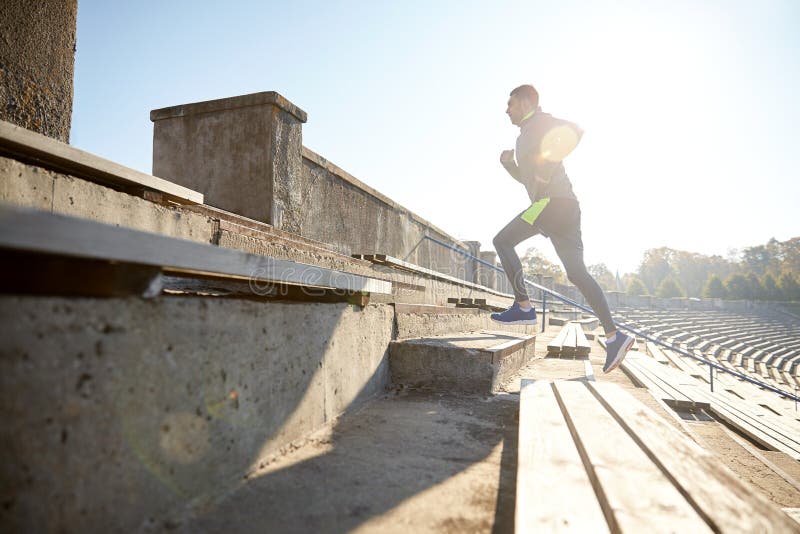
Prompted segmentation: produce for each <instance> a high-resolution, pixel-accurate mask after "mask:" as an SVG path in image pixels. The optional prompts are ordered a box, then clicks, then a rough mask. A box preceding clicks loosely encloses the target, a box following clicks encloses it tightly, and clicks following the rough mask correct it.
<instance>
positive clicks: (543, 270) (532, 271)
mask: <svg viewBox="0 0 800 534" xmlns="http://www.w3.org/2000/svg"><path fill="white" fill-rule="evenodd" d="M520 261H521V262H522V272H523V273H524V274H525V278H529V279H530V280H536V278H537V275H541V276H552V277H553V281H554V282H556V283H559V284H563V283H566V280H567V277H566V275H565V274H564V271H563V270H562V269H561V267H560V266H558V265H556V264H555V263H553V262H551V261H550V260H548V259H547V258H545V257H544V256H543V255H542V253H541V252H539V251H538V250H536V249H535V248H529V249H528V250H527V251H526V252H525V255H524V256H522V258H520Z"/></svg>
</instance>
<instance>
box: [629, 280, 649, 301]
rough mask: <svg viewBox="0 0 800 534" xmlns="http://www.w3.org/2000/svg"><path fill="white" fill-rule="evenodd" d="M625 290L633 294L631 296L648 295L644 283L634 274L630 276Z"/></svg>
mask: <svg viewBox="0 0 800 534" xmlns="http://www.w3.org/2000/svg"><path fill="white" fill-rule="evenodd" d="M625 292H626V293H627V294H628V295H633V296H639V295H649V293H648V292H647V288H646V287H645V285H644V283H643V282H642V281H641V279H639V277H636V276H633V277H631V279H630V281H629V282H628V287H627V289H626V290H625Z"/></svg>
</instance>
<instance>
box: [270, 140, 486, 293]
mask: <svg viewBox="0 0 800 534" xmlns="http://www.w3.org/2000/svg"><path fill="white" fill-rule="evenodd" d="M295 186H296V187H297V191H298V192H299V194H298V195H297V198H296V199H295V200H293V201H286V202H284V204H285V205H291V204H294V203H297V202H299V203H300V204H301V205H300V206H298V209H296V210H295V217H296V219H295V224H296V226H297V228H298V231H299V233H300V235H303V236H306V237H309V238H312V239H316V240H318V241H322V242H323V243H329V244H331V245H334V247H335V248H336V249H337V250H339V251H340V252H342V253H343V254H346V255H350V254H388V255H390V256H395V257H397V258H399V259H402V260H405V261H408V262H410V263H413V264H415V265H420V266H422V267H426V268H428V269H432V270H434V271H439V272H442V273H445V274H449V275H451V276H457V277H458V278H461V279H464V280H469V281H471V279H472V272H473V270H474V269H473V268H472V267H471V266H470V264H471V263H472V262H471V261H469V260H468V258H467V257H466V256H463V255H461V254H458V253H457V252H454V251H452V250H448V249H447V248H445V247H442V246H441V245H438V244H436V243H433V242H432V241H430V240H426V239H423V237H424V236H430V237H433V238H435V239H437V240H439V241H443V242H445V243H448V244H450V245H453V246H457V247H458V248H459V249H460V250H463V251H464V252H467V253H468V252H469V248H468V247H467V246H465V245H464V244H462V243H461V242H460V241H458V240H456V239H455V238H453V237H451V236H449V235H448V234H446V233H445V232H444V231H442V230H440V229H439V228H437V227H436V226H434V225H432V224H431V223H429V222H428V221H426V220H424V219H422V218H421V217H419V216H418V215H416V214H415V213H413V212H411V211H409V210H407V209H405V208H404V207H402V206H400V205H399V204H397V203H395V202H394V201H392V200H391V199H389V198H388V197H386V196H384V195H382V194H381V193H379V192H378V191H376V190H374V189H372V188H371V187H369V186H367V185H366V184H363V183H362V182H360V181H359V180H357V179H356V178H354V177H353V176H351V175H350V174H349V173H347V172H346V171H344V170H342V169H340V168H339V167H337V166H336V165H334V164H332V163H330V162H329V161H327V160H326V159H324V158H323V157H322V156H320V155H318V154H316V153H314V152H312V151H311V150H309V149H307V148H303V174H302V178H301V179H300V180H299V181H297V182H296V183H295ZM490 287H494V286H490Z"/></svg>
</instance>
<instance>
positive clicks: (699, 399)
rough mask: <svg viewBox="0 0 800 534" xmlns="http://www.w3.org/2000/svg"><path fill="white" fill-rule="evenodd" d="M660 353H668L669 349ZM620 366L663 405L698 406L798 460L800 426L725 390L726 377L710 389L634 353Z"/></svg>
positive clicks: (698, 373) (689, 377) (701, 374)
mask: <svg viewBox="0 0 800 534" xmlns="http://www.w3.org/2000/svg"><path fill="white" fill-rule="evenodd" d="M664 352H665V354H669V352H670V351H667V350H665V351H664ZM674 357H676V358H677V356H674ZM682 363H683V365H684V366H686V367H687V368H691V366H692V365H696V364H695V363H694V362H688V361H684V362H682ZM622 366H623V369H624V370H625V371H626V372H628V373H629V374H631V375H632V376H633V377H634V379H635V381H637V382H640V383H642V384H643V385H645V386H646V387H648V389H650V391H651V393H653V394H654V395H656V396H657V397H658V398H662V400H664V402H665V403H666V404H668V405H671V406H674V407H676V408H681V407H702V408H704V409H706V410H707V411H709V412H710V413H711V414H712V415H714V416H716V417H717V418H719V419H720V420H722V421H724V422H726V423H727V424H729V425H731V426H732V427H734V428H736V429H738V430H739V431H740V432H742V433H744V434H746V435H747V436H749V437H750V438H751V439H753V440H754V441H756V442H758V443H760V444H761V445H763V446H764V447H767V448H768V449H770V450H775V451H781V452H784V453H786V454H787V455H789V456H790V457H792V458H794V459H796V460H800V425H797V424H796V422H792V421H791V420H788V419H786V420H782V418H781V417H780V416H778V415H775V414H774V413H769V411H768V410H767V409H765V408H763V407H762V406H760V405H759V403H758V402H755V401H754V400H753V399H752V396H751V395H744V394H742V393H741V392H742V391H744V390H743V389H741V388H738V389H739V392H735V391H733V390H731V391H726V389H728V388H727V386H729V385H730V386H733V384H732V382H731V380H730V378H728V377H724V378H722V379H721V380H722V382H721V383H720V384H719V385H718V386H717V387H715V390H714V392H711V390H710V388H709V386H708V385H707V384H704V383H702V382H700V381H698V380H697V379H695V378H693V377H691V376H689V375H688V374H687V373H685V372H683V371H680V370H678V369H674V368H670V367H666V366H663V365H660V364H658V363H657V362H655V360H652V359H648V358H641V357H640V358H636V357H635V356H634V357H633V358H631V356H630V355H629V356H628V357H626V358H625V360H623V362H622ZM694 373H695V374H697V375H700V376H707V373H706V374H705V375H703V372H702V370H700V369H699V366H698V367H697V369H696V370H695V371H694ZM717 377H718V379H719V378H720V375H719V374H717ZM742 397H744V398H742ZM748 397H750V398H749V399H748ZM772 411H773V412H775V411H777V410H775V409H772Z"/></svg>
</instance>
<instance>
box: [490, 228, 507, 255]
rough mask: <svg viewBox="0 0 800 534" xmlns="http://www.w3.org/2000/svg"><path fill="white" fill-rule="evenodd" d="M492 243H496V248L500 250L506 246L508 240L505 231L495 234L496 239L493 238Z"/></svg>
mask: <svg viewBox="0 0 800 534" xmlns="http://www.w3.org/2000/svg"><path fill="white" fill-rule="evenodd" d="M492 244H493V245H494V249H495V250H498V251H499V250H500V249H501V248H505V247H506V240H505V238H504V236H503V232H500V233H498V234H497V235H496V236H494V239H492Z"/></svg>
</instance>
